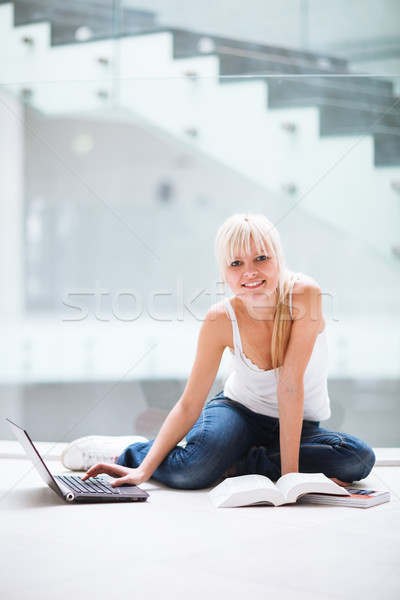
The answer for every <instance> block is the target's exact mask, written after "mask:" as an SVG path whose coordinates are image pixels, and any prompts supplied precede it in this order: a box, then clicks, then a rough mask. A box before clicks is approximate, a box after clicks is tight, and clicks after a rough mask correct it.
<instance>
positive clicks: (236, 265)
mask: <svg viewBox="0 0 400 600" xmlns="http://www.w3.org/2000/svg"><path fill="white" fill-rule="evenodd" d="M239 265H240V260H234V261H233V262H232V263H231V267H238V266H239Z"/></svg>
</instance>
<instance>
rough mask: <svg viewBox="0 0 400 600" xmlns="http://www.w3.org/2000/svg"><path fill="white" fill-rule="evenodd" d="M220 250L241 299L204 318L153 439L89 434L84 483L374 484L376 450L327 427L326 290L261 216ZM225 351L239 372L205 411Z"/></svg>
mask: <svg viewBox="0 0 400 600" xmlns="http://www.w3.org/2000/svg"><path fill="white" fill-rule="evenodd" d="M216 253H217V259H218V262H219V267H220V271H221V276H222V277H223V280H224V281H225V282H226V284H227V285H228V286H229V288H230V289H231V290H232V293H233V295H232V296H231V297H230V298H226V299H225V300H224V301H222V302H219V303H218V304H215V305H214V306H213V307H212V308H211V309H210V310H209V311H208V313H207V315H206V317H205V320H204V322H203V324H202V327H201V331H200V335H199V339H198V346H197V353H196V358H195V362H194V365H193V368H192V371H191V374H190V377H189V380H188V382H187V385H186V387H185V390H184V392H183V394H182V396H181V398H180V399H179V401H178V402H177V404H176V405H175V406H174V408H173V409H172V411H171V412H170V414H169V415H168V417H167V418H166V420H165V422H164V424H163V426H162V428H161V430H160V432H159V434H158V435H157V437H156V439H155V440H154V441H150V442H138V443H133V444H131V445H129V446H128V447H126V448H125V446H126V445H127V443H128V441H127V439H126V438H120V439H119V438H103V437H96V436H91V437H89V438H81V439H79V440H76V441H75V442H72V443H71V444H70V445H69V446H68V447H67V449H66V450H65V451H64V454H63V463H64V465H65V466H66V467H69V468H75V469H78V470H82V469H87V468H89V467H90V468H89V470H88V471H87V473H86V475H85V477H84V478H85V479H87V478H88V477H91V476H95V475H98V474H100V473H107V474H109V475H112V476H114V477H116V479H115V482H114V483H113V485H115V486H118V485H121V484H127V483H129V484H141V483H143V482H145V481H147V480H148V479H150V477H154V478H155V479H157V480H158V481H160V482H162V483H163V484H165V485H167V486H170V487H173V488H181V489H200V488H206V487H209V486H211V485H213V484H215V483H216V482H217V481H218V480H219V479H220V478H221V477H224V476H226V475H227V474H229V475H244V474H247V473H260V474H262V475H266V476H267V477H270V478H271V479H273V480H277V479H278V478H279V477H280V476H281V475H284V474H286V473H295V472H299V471H300V472H322V473H325V475H327V476H328V477H330V478H332V479H333V480H334V481H336V482H337V483H339V484H340V485H349V484H350V483H351V482H352V481H354V480H359V479H362V478H364V477H366V476H367V475H368V474H369V472H370V471H371V469H372V467H373V465H374V462H375V456H374V453H373V451H372V449H371V448H370V447H369V446H368V445H367V444H366V443H365V442H363V441H362V440H360V439H358V438H356V437H354V436H351V435H347V434H344V433H336V432H333V431H330V430H327V429H323V428H321V427H320V421H323V420H325V419H327V418H328V417H329V416H330V407H329V396H328V390H327V371H328V354H327V339H326V327H325V320H324V316H323V314H322V309H321V290H320V288H319V287H318V284H317V283H316V282H315V281H314V280H313V279H312V278H311V277H308V276H306V275H302V274H294V273H291V272H290V271H289V270H288V269H287V268H286V265H285V261H284V257H283V253H282V249H281V243H280V239H279V235H278V232H277V231H276V229H275V228H274V226H273V225H272V224H271V223H270V222H269V221H268V219H267V218H266V217H264V216H262V215H248V214H237V215H233V216H232V217H230V218H229V219H228V220H227V221H225V223H223V225H222V226H221V228H220V230H219V232H218V235H217V239H216ZM225 348H229V350H230V352H231V354H232V359H233V370H232V372H231V374H230V375H229V377H228V379H227V381H226V383H225V386H224V389H223V391H222V392H221V393H220V394H219V395H218V396H216V397H215V398H213V399H212V400H211V401H209V402H208V403H207V404H206V406H204V403H205V401H206V398H207V395H208V393H209V391H210V389H211V386H212V384H213V383H214V380H215V377H216V375H217V372H218V368H219V365H220V361H221V358H222V354H223V352H224V350H225ZM185 436H186V445H178V444H179V442H181V440H182V439H183V438H185ZM132 441H134V440H132ZM117 455H118V456H117ZM99 456H100V457H101V458H102V462H100V463H98V464H96V465H94V464H93V463H94V462H96V457H99ZM112 463H116V464H112Z"/></svg>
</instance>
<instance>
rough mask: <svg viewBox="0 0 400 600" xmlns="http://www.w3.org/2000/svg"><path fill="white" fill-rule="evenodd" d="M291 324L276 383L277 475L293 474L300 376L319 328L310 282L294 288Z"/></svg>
mask: <svg viewBox="0 0 400 600" xmlns="http://www.w3.org/2000/svg"><path fill="white" fill-rule="evenodd" d="M293 296H295V299H294V301H293V322H292V328H291V332H290V338H289V343H288V347H287V351H286V355H285V360H284V364H283V366H282V371H281V375H280V378H279V383H278V390H277V395H278V406H279V426H280V451H281V473H282V475H285V473H297V472H298V470H299V448H300V437H301V429H302V425H303V406H304V385H303V378H304V372H305V370H306V367H307V365H308V362H309V360H310V357H311V353H312V350H313V347H314V344H315V341H316V339H317V336H318V333H319V331H320V330H321V328H322V326H323V315H322V302H321V290H320V288H319V286H318V285H317V284H316V283H315V281H313V280H312V279H311V278H308V277H307V278H304V280H303V279H302V280H301V281H299V282H297V283H296V284H295V286H294V291H293Z"/></svg>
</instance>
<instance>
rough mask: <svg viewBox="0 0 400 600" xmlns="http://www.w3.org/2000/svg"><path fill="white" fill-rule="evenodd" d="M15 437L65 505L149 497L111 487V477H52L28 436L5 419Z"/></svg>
mask: <svg viewBox="0 0 400 600" xmlns="http://www.w3.org/2000/svg"><path fill="white" fill-rule="evenodd" d="M6 421H8V424H9V425H10V427H11V429H12V430H13V432H14V434H15V437H16V438H17V440H18V441H19V442H20V444H21V446H22V447H23V449H24V450H25V452H26V453H27V455H28V457H29V458H30V459H31V461H32V463H33V466H34V467H35V468H36V469H37V471H38V473H39V475H40V476H41V478H42V479H43V481H44V482H45V483H47V485H48V486H49V488H51V489H52V490H53V492H55V493H56V494H58V495H59V496H61V498H64V500H67V501H68V502H143V501H144V500H147V498H148V496H149V494H148V493H147V492H145V491H144V490H142V489H140V488H139V487H137V486H136V485H122V486H119V487H116V488H114V487H112V486H111V485H110V482H111V481H113V478H112V477H109V476H108V475H102V476H101V477H91V478H90V479H88V480H87V481H82V480H81V478H80V477H79V475H52V474H51V473H50V471H49V469H48V468H47V466H46V464H45V462H44V460H43V459H42V457H41V456H40V454H39V452H38V450H37V449H36V447H35V445H34V443H33V442H32V440H31V438H30V437H29V434H28V432H27V431H25V429H22V427H19V426H18V425H16V424H15V423H13V422H12V421H10V419H6Z"/></svg>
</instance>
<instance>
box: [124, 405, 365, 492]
mask: <svg viewBox="0 0 400 600" xmlns="http://www.w3.org/2000/svg"><path fill="white" fill-rule="evenodd" d="M152 444H153V442H152V441H150V442H144V443H143V442H141V443H137V444H132V445H131V446H128V448H126V449H125V450H124V452H123V453H122V454H121V455H120V456H119V457H118V459H117V463H118V464H119V465H124V466H127V467H138V466H139V465H140V463H141V462H142V461H143V459H144V458H145V456H146V454H147V453H148V451H149V450H150V448H151V446H152ZM374 463H375V455H374V453H373V451H372V449H371V448H370V447H369V446H368V444H366V443H365V442H363V441H362V440H360V439H358V438H356V437H354V436H351V435H347V434H344V433H336V432H332V431H329V430H326V429H322V428H321V427H319V421H303V428H302V433H301V440H300V457H299V471H300V472H301V473H324V474H325V475H326V476H327V477H336V478H337V479H341V480H342V481H348V482H351V481H356V480H359V479H363V478H364V477H366V476H367V475H368V474H369V472H370V471H371V469H372V467H373V466H374ZM232 465H234V471H235V474H236V475H246V474H250V473H258V474H261V475H266V476H267V477H269V478H270V479H272V480H273V481H276V480H277V479H279V477H280V476H281V461H280V449H279V419H276V418H273V417H267V416H264V415H260V414H258V413H255V412H253V411H251V410H249V409H248V408H246V407H245V406H242V405H241V404H239V403H238V402H234V401H233V400H230V399H229V398H225V397H224V396H223V394H219V395H218V396H216V397H215V398H213V399H212V400H210V402H209V403H208V404H207V405H206V406H205V407H204V409H203V411H202V413H201V415H200V417H199V419H198V420H197V421H196V423H195V424H194V425H193V427H192V429H191V430H190V431H189V433H188V434H187V436H186V446H185V447H182V446H176V447H175V448H174V449H173V450H172V451H171V452H170V453H169V454H168V456H167V457H166V458H165V459H164V460H163V462H162V463H161V465H160V466H159V467H158V468H157V469H156V471H155V472H154V474H153V477H154V479H157V480H158V481H160V482H161V483H163V484H165V485H167V486H169V487H172V488H179V489H186V490H194V489H202V488H206V487H209V486H211V485H213V484H215V483H216V482H217V481H218V480H219V479H220V478H221V477H222V476H224V474H225V473H226V471H227V470H228V469H229V468H230V467H232Z"/></svg>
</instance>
